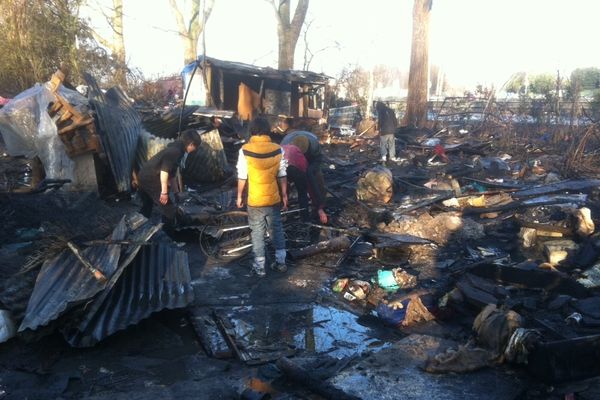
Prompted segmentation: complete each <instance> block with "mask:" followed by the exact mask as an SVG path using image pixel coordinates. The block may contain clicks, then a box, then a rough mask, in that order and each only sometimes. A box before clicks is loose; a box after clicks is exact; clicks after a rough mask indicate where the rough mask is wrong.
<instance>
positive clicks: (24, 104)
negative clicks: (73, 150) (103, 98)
mask: <svg viewBox="0 0 600 400" xmlns="http://www.w3.org/2000/svg"><path fill="white" fill-rule="evenodd" d="M59 94H60V95H61V96H63V97H65V98H66V99H67V100H68V101H69V103H71V104H72V105H74V106H75V107H76V108H81V107H83V106H85V105H86V104H87V100H86V99H85V97H83V96H82V95H81V94H79V93H78V92H76V91H74V90H69V89H66V88H65V87H63V86H61V87H60V88H59ZM53 101H54V95H53V94H52V92H51V91H50V89H49V87H48V84H43V85H41V84H38V85H36V86H34V87H32V88H29V89H27V90H26V91H24V92H22V93H20V94H18V95H17V96H16V97H15V98H14V99H12V100H11V101H10V102H9V103H8V104H6V105H5V106H4V107H3V108H2V109H0V132H1V133H2V138H3V139H4V143H5V144H6V148H7V150H8V153H9V154H10V155H11V156H25V157H28V158H32V157H34V156H36V155H37V156H38V157H39V158H40V160H42V164H43V165H44V168H45V170H46V176H47V177H49V178H53V179H71V180H73V175H74V173H73V171H74V168H75V163H74V162H73V160H71V159H70V158H69V156H67V153H66V151H65V147H64V145H63V143H62V141H61V140H60V138H59V136H58V133H57V128H56V124H55V123H54V121H53V119H52V118H51V117H50V115H49V114H48V111H47V109H48V104H50V103H51V102H53Z"/></svg>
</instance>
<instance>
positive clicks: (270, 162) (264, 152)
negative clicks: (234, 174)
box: [242, 135, 282, 207]
mask: <svg viewBox="0 0 600 400" xmlns="http://www.w3.org/2000/svg"><path fill="white" fill-rule="evenodd" d="M242 152H243V154H244V157H246V162H247V163H248V205H249V206H250V207H269V206H274V205H276V204H279V203H280V202H281V197H280V196H279V185H278V184H277V174H278V172H279V163H280V161H281V155H282V154H281V147H279V145H278V144H275V143H272V142H271V138H269V136H267V135H256V136H252V137H251V138H250V142H249V143H247V144H245V145H244V146H242Z"/></svg>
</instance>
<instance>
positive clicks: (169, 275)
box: [64, 243, 194, 347]
mask: <svg viewBox="0 0 600 400" xmlns="http://www.w3.org/2000/svg"><path fill="white" fill-rule="evenodd" d="M104 293H105V294H106V295H105V296H100V297H98V298H97V299H95V300H94V303H93V304H92V306H91V307H90V308H89V311H87V310H86V315H85V317H84V319H83V321H82V322H81V323H80V324H79V325H78V326H77V327H76V328H75V329H71V330H69V331H66V332H64V333H65V338H66V339H67V341H68V342H69V343H70V344H71V345H72V346H76V347H86V346H92V345H94V344H95V343H97V342H99V341H100V340H102V339H104V338H105V337H107V336H109V335H112V334H113V333H115V332H117V331H119V330H122V329H125V328H127V327H128V326H130V325H133V324H136V323H138V322H139V321H141V320H142V319H144V318H147V317H148V316H150V314H152V313H154V312H156V311H160V310H163V309H173V308H180V307H185V306H187V305H188V304H190V303H191V302H192V301H193V300H194V291H193V288H192V285H191V277H190V270H189V265H188V256H187V253H186V252H185V251H181V250H177V249H175V248H173V247H172V246H170V245H168V244H165V243H159V244H155V245H150V246H144V247H143V249H142V250H141V251H140V252H139V254H138V255H137V257H136V258H135V260H134V261H133V263H131V264H130V265H129V266H128V267H127V268H126V269H125V271H124V272H123V274H122V276H121V277H120V279H119V280H118V281H117V282H116V284H115V285H114V287H113V288H112V289H110V290H107V291H106V292H104Z"/></svg>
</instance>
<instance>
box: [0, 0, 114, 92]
mask: <svg viewBox="0 0 600 400" xmlns="http://www.w3.org/2000/svg"><path fill="white" fill-rule="evenodd" d="M82 3H83V0H2V6H1V7H0V37H1V38H2V44H3V45H2V46H0V96H5V97H12V96H14V95H16V94H17V93H19V92H22V91H23V90H25V89H27V88H29V87H31V86H33V85H34V84H35V83H38V82H46V81H48V80H49V79H50V77H51V76H52V74H53V73H54V72H55V71H56V70H57V69H58V68H59V67H61V66H63V67H65V68H66V69H69V70H70V74H69V76H68V79H69V80H70V81H71V83H72V84H73V85H77V84H79V83H80V82H81V78H80V72H81V71H89V72H91V73H92V74H93V75H95V76H97V77H98V78H99V79H100V80H101V81H103V79H101V78H104V77H109V76H111V75H112V74H113V73H114V62H113V60H112V58H111V57H110V56H108V55H107V54H106V51H104V50H103V49H101V48H99V46H98V44H97V43H96V42H95V41H94V39H93V38H92V37H91V34H90V29H89V27H88V26H87V24H86V23H85V21H82V20H81V19H80V18H79V9H80V7H81V5H82Z"/></svg>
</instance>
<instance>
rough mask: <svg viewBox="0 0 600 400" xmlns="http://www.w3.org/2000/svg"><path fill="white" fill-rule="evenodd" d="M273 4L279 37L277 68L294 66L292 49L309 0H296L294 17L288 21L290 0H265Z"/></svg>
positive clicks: (294, 48) (296, 40) (294, 46)
mask: <svg viewBox="0 0 600 400" xmlns="http://www.w3.org/2000/svg"><path fill="white" fill-rule="evenodd" d="M267 1H268V2H269V3H271V5H272V6H273V10H274V11H275V16H276V17H277V37H278V39H279V59H278V60H279V61H278V68H279V69H293V68H294V51H295V50H296V44H297V43H298V37H299V36H300V30H301V29H302V25H303V24H304V18H306V12H307V11H308V2H309V0H298V4H297V5H296V10H295V11H294V18H293V19H292V20H291V21H290V3H291V0H267Z"/></svg>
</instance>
